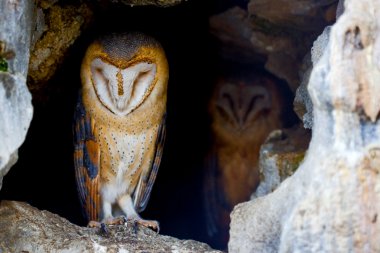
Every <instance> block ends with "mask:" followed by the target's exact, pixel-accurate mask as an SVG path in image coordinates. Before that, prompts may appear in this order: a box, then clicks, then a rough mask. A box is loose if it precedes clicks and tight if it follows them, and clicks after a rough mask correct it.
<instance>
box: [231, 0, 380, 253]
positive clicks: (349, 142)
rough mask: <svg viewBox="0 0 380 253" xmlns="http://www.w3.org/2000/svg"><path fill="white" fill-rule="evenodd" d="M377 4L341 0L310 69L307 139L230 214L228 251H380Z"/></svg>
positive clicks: (379, 41)
mask: <svg viewBox="0 0 380 253" xmlns="http://www.w3.org/2000/svg"><path fill="white" fill-rule="evenodd" d="M379 11H380V2H379V1H372V0H362V1H355V0H347V1H345V11H344V13H343V14H342V16H340V18H339V19H338V21H337V23H336V24H335V25H334V26H333V27H332V29H331V34H330V41H329V43H328V46H327V48H326V50H325V52H324V54H323V56H322V58H321V59H320V60H319V62H318V63H317V65H316V66H315V67H314V69H313V71H312V74H311V78H310V82H309V87H308V89H309V93H310V96H311V99H312V102H313V106H314V122H313V137H312V141H311V143H310V147H309V150H308V152H307V155H306V157H305V160H304V162H303V163H302V165H301V166H300V167H299V168H298V170H297V171H296V172H295V173H294V175H293V176H291V177H289V178H288V179H287V180H285V181H284V182H283V183H282V184H281V185H280V186H279V188H278V189H277V190H276V191H274V192H273V193H271V194H269V195H266V196H264V197H261V198H258V199H256V200H254V201H252V202H248V203H245V204H240V205H238V206H237V207H236V208H235V209H234V211H233V213H232V222H231V230H230V235H231V237H230V238H231V240H230V242H229V250H230V251H231V252H264V253H265V252H282V253H284V252H303V253H309V252H310V253H311V252H338V253H339V252H379V251H380V226H379V219H378V215H379V213H380V202H379V201H378V200H379V199H380V171H379V168H380V151H379V150H380V137H379V133H380V121H379V116H378V115H379V110H380V107H379V101H380V99H379V94H380V91H379V89H380V86H379V85H378V84H379V81H380V79H379V77H380V70H379V68H378V66H379V63H378V60H379V54H380V51H379V50H380V37H379V35H380V28H379V27H380V20H379V18H378V15H379Z"/></svg>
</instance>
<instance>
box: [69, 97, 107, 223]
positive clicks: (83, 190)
mask: <svg viewBox="0 0 380 253" xmlns="http://www.w3.org/2000/svg"><path fill="white" fill-rule="evenodd" d="M93 123H94V122H92V119H91V118H90V116H89V114H88V113H87V112H86V110H85V108H84V106H83V103H82V99H81V96H80V99H79V101H78V104H77V106H76V109H75V114H74V127H73V131H74V148H75V150H74V166H75V177H76V180H77V187H78V191H79V199H80V202H81V205H82V207H83V210H84V211H85V216H86V218H87V220H88V221H99V219H100V210H101V209H100V203H101V202H100V194H99V177H100V176H99V163H100V150H99V145H98V143H97V142H96V139H95V136H94V132H93V131H94V130H93V125H94V124H93Z"/></svg>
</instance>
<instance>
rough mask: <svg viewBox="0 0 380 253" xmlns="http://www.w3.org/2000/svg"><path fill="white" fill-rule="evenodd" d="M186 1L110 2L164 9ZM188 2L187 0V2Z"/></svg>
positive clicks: (139, 0) (120, 0)
mask: <svg viewBox="0 0 380 253" xmlns="http://www.w3.org/2000/svg"><path fill="white" fill-rule="evenodd" d="M183 1H184V0H110V2H114V3H115V2H120V3H124V4H128V5H131V6H134V5H156V6H162V7H168V6H173V5H176V4H179V3H181V2H183ZM185 1H186V0H185Z"/></svg>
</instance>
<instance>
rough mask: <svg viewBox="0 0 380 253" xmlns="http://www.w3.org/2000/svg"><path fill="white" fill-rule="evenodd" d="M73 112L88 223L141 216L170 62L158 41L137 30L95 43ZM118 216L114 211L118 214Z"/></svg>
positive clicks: (161, 129)
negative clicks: (136, 31)
mask: <svg viewBox="0 0 380 253" xmlns="http://www.w3.org/2000/svg"><path fill="white" fill-rule="evenodd" d="M81 81H82V90H81V93H80V95H79V101H78V103H77V106H76V111H75V116H74V121H75V122H74V144H75V151H74V162H75V171H76V181H77V186H78V191H79V198H80V201H81V204H82V207H83V209H84V213H85V216H86V217H87V219H88V221H89V226H100V225H101V223H104V224H120V223H124V216H125V217H126V219H129V220H133V221H135V222H137V223H139V224H142V225H144V226H146V227H150V228H152V229H154V230H157V231H158V230H159V227H158V222H156V221H151V220H144V219H142V218H141V217H140V216H139V214H138V213H139V212H141V211H143V210H144V209H145V207H146V205H147V203H148V200H149V196H150V192H151V190H152V186H153V183H154V181H155V178H156V175H157V171H158V167H159V165H160V160H161V155H162V149H163V144H164V139H165V112H166V96H167V82H168V63H167V60H166V57H165V53H164V51H163V49H162V47H161V46H160V44H159V43H158V42H157V41H156V40H154V39H153V38H151V37H148V36H146V35H144V34H141V33H125V34H118V35H116V34H113V35H109V36H106V37H103V38H101V39H99V40H97V41H95V42H94V43H92V44H91V45H90V46H89V48H88V49H87V52H86V55H85V57H84V59H83V62H82V67H81ZM120 214H121V216H118V215H120Z"/></svg>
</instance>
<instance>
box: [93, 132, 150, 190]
mask: <svg viewBox="0 0 380 253" xmlns="http://www.w3.org/2000/svg"><path fill="white" fill-rule="evenodd" d="M97 133H98V134H97V139H98V143H99V145H100V177H101V181H102V184H114V185H115V184H116V185H120V188H126V190H128V188H134V187H135V185H136V184H137V182H138V179H139V177H140V175H141V172H142V170H143V169H144V168H146V167H147V166H150V165H151V162H152V160H153V154H154V152H153V149H154V145H152V143H155V138H156V136H155V134H156V133H157V130H156V127H152V128H149V129H148V128H147V129H146V131H140V132H139V133H134V132H132V133H130V132H129V133H128V132H127V131H124V130H123V129H114V128H109V127H108V128H105V127H101V126H99V127H98V131H97Z"/></svg>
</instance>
